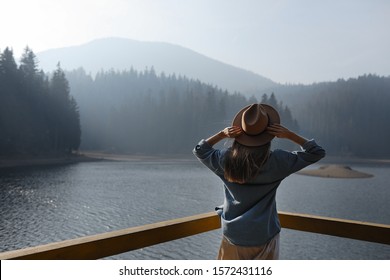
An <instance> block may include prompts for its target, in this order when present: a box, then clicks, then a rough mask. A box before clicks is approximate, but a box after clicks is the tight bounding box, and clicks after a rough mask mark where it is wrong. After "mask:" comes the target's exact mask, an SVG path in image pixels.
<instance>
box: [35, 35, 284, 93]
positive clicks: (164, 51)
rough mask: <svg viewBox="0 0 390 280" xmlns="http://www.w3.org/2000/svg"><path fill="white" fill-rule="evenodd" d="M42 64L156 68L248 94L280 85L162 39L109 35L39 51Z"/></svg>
mask: <svg viewBox="0 0 390 280" xmlns="http://www.w3.org/2000/svg"><path fill="white" fill-rule="evenodd" d="M37 58H38V61H39V64H40V67H41V68H42V69H43V70H44V71H52V70H54V69H55V66H56V65H57V63H58V62H60V63H61V67H62V68H63V69H65V70H73V69H77V68H79V67H83V68H84V69H85V70H86V72H87V73H92V74H93V75H94V74H96V73H97V72H98V71H100V70H110V69H115V70H125V69H130V68H131V67H133V68H134V69H136V70H138V71H143V70H145V69H147V68H148V69H150V68H151V67H153V68H154V69H155V70H156V72H157V73H161V72H164V73H166V74H173V73H174V74H176V75H182V76H186V77H188V78H190V79H199V80H200V81H202V82H205V83H209V84H213V85H215V86H218V87H219V88H222V89H227V90H229V91H231V92H234V91H238V92H242V93H244V94H249V93H251V94H252V93H254V92H267V90H268V89H270V88H275V87H277V86H278V85H279V84H277V83H275V82H273V81H272V80H270V79H267V78H265V77H263V76H260V75H258V74H255V73H253V72H250V71H247V70H244V69H241V68H238V67H235V66H232V65H229V64H226V63H223V62H220V61H217V60H215V59H212V58H209V57H207V56H204V55H202V54H199V53H197V52H195V51H192V50H190V49H188V48H184V47H180V46H177V45H173V44H169V43H162V42H141V41H135V40H131V39H123V38H105V39H98V40H94V41H91V42H89V43H86V44H83V45H80V46H72V47H65V48H59V49H51V50H47V51H43V52H40V53H37Z"/></svg>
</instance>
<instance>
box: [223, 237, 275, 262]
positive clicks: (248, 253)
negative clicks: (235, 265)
mask: <svg viewBox="0 0 390 280" xmlns="http://www.w3.org/2000/svg"><path fill="white" fill-rule="evenodd" d="M217 259H218V260H277V259H279V233H278V234H277V235H276V236H275V237H274V238H272V239H271V240H270V241H268V243H266V244H264V245H262V246H253V247H247V246H237V245H234V244H232V243H230V242H229V240H228V239H227V238H226V237H224V236H223V238H222V242H221V246H220V248H219V252H218V258H217Z"/></svg>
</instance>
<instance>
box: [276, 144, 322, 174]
mask: <svg viewBox="0 0 390 280" xmlns="http://www.w3.org/2000/svg"><path fill="white" fill-rule="evenodd" d="M276 155H277V157H278V162H279V164H278V165H279V171H282V173H283V175H284V177H287V176H288V175H290V174H292V173H295V172H297V171H299V170H301V169H303V168H305V167H307V166H309V165H310V164H313V163H316V162H317V161H319V160H320V159H322V158H323V157H325V150H324V149H323V148H322V147H321V146H319V145H318V144H317V143H316V142H315V141H314V140H313V139H312V140H309V141H307V142H306V143H304V144H303V145H302V147H301V151H295V152H286V151H282V150H277V151H276Z"/></svg>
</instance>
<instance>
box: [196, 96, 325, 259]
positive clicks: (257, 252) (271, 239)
mask: <svg viewBox="0 0 390 280" xmlns="http://www.w3.org/2000/svg"><path fill="white" fill-rule="evenodd" d="M275 136H276V137H278V138H285V139H288V140H290V141H292V142H294V143H296V144H298V145H300V146H301V147H302V151H295V152H288V151H284V150H274V151H271V150H270V145H271V140H272V139H273V138H274V137H275ZM225 138H234V142H233V144H232V146H231V147H230V148H228V149H223V150H219V149H214V148H213V146H214V145H215V144H216V143H218V142H219V141H221V140H222V139H225ZM193 153H194V154H195V156H196V157H197V158H198V159H199V160H200V161H201V162H202V163H203V164H204V165H206V166H207V167H208V168H209V169H210V170H211V171H212V172H214V173H215V174H216V175H217V176H219V178H220V179H221V180H222V181H223V183H224V204H223V206H221V207H217V209H216V210H217V212H218V214H219V215H220V216H221V223H222V232H223V238H222V243H221V246H220V249H219V253H218V259H278V258H279V232H280V223H279V219H278V214H277V210H276V201H275V196H276V190H277V188H278V186H279V185H280V183H281V181H282V180H283V179H284V178H286V177H287V176H289V175H290V174H292V173H294V172H297V171H298V170H300V169H302V168H304V167H306V166H308V165H310V164H312V163H315V162H317V161H318V160H320V159H321V158H323V157H324V156H325V151H324V149H323V148H321V147H320V146H319V145H317V144H316V142H315V141H314V140H307V139H306V138H304V137H302V136H299V135H298V134H296V133H294V132H292V131H290V130H288V129H287V128H285V127H283V126H282V125H280V118H279V114H278V112H277V111H276V110H275V109H274V108H273V107H271V106H269V105H266V104H252V105H249V106H246V107H245V108H243V109H242V110H241V111H240V112H238V113H237V115H236V116H235V118H234V120H233V124H232V126H231V127H227V128H225V129H223V130H222V131H220V132H218V133H217V134H215V135H213V136H211V137H209V138H208V139H207V140H201V141H200V142H199V144H198V145H196V147H195V148H194V150H193Z"/></svg>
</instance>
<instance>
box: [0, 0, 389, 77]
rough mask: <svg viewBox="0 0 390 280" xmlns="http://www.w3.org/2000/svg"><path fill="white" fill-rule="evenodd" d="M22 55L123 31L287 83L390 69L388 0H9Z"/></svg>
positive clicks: (1, 37) (9, 34)
mask: <svg viewBox="0 0 390 280" xmlns="http://www.w3.org/2000/svg"><path fill="white" fill-rule="evenodd" d="M0 1H1V2H0V9H1V17H0V51H2V50H4V49H5V47H7V46H8V47H10V48H12V49H13V50H14V55H15V57H16V58H19V57H20V55H21V53H22V51H23V49H24V48H25V47H26V46H27V45H28V46H29V47H30V48H31V49H32V50H33V51H34V52H35V53H38V52H40V51H44V50H48V49H52V48H60V47H66V46H74V45H81V44H84V43H87V42H89V41H92V40H94V39H99V38H105V37H122V38H129V39H134V40H139V41H152V42H153V41H157V42H167V43H172V44H175V45H180V46H183V47H186V48H189V49H192V50H194V51H196V52H198V53H201V54H204V55H206V56H208V57H211V58H214V59H216V60H219V61H222V62H225V63H228V64H231V65H234V66H237V67H240V68H243V69H246V70H249V71H252V72H255V73H257V74H260V75H262V76H265V77H267V78H270V79H272V80H273V81H275V82H279V83H303V84H309V83H314V82H322V81H335V80H337V79H339V78H344V79H347V78H350V77H358V76H359V75H363V74H369V73H371V74H377V75H380V76H389V75H390V51H389V50H390V31H389V27H390V1H389V0H329V1H324V0H319V1H317V0H290V1H287V0H264V1H263V0H34V1H31V0H0Z"/></svg>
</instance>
